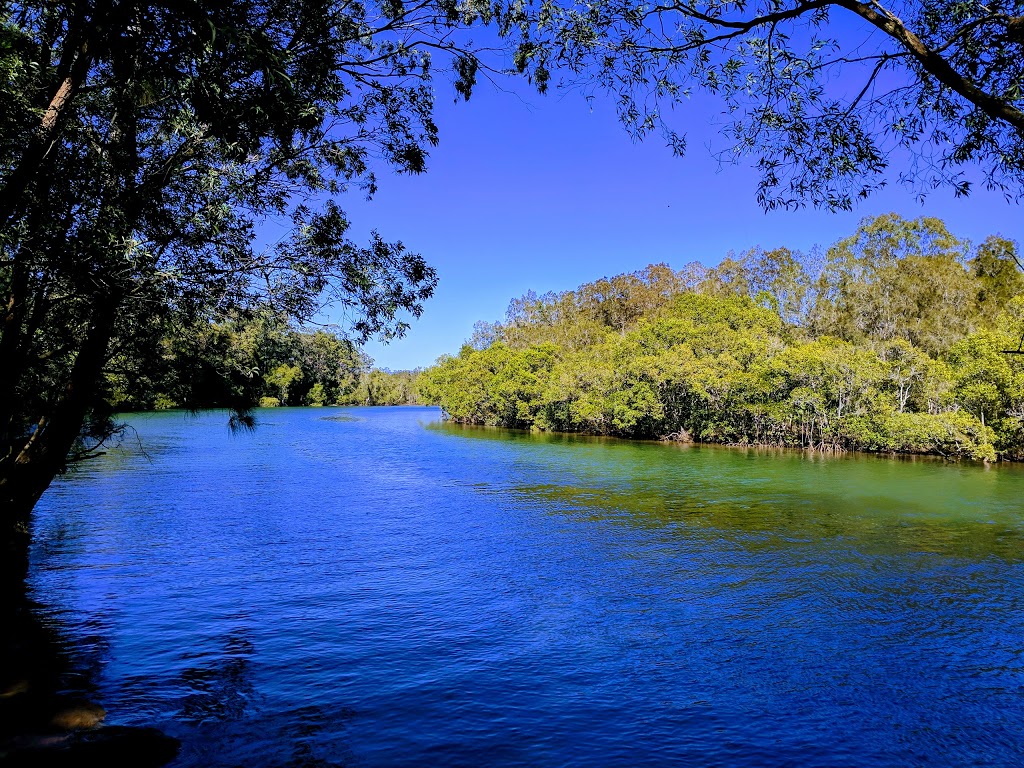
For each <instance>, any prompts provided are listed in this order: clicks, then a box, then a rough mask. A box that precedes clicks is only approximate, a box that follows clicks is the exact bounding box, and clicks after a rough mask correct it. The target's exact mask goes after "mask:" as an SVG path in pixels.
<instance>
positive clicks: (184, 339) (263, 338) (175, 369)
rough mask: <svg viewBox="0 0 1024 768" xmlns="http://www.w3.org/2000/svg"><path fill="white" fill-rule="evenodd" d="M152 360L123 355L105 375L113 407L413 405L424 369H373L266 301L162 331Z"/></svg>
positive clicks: (338, 341)
mask: <svg viewBox="0 0 1024 768" xmlns="http://www.w3.org/2000/svg"><path fill="white" fill-rule="evenodd" d="M154 344H155V346H156V347H157V349H156V351H155V353H153V354H149V355H147V356H146V359H145V361H144V362H143V361H140V360H132V359H129V358H124V359H121V360H116V361H115V363H117V366H116V372H115V373H113V374H111V375H109V376H108V378H107V381H106V386H107V390H108V393H107V400H108V402H109V403H110V405H111V407H112V408H113V409H114V410H121V411H130V410H161V409H167V408H189V409H200V408H233V409H236V410H238V411H245V410H247V409H248V408H250V407H252V406H253V405H256V404H258V405H260V406H262V407H273V406H281V405H407V404H412V403H416V402H417V392H416V388H415V381H416V378H417V376H418V375H419V372H418V371H397V372H392V371H386V370H380V369H375V368H373V360H372V359H371V358H370V357H368V356H367V355H366V354H365V353H364V352H362V351H361V350H360V349H359V347H358V346H357V345H355V344H353V343H352V342H350V341H348V340H346V339H344V338H340V337H339V336H337V335H335V334H333V333H329V332H327V331H324V330H316V331H312V332H306V331H301V330H297V329H295V328H294V327H292V326H291V325H290V324H289V323H288V322H287V320H286V319H285V318H284V317H283V316H282V315H280V314H277V313H275V312H273V311H271V310H269V309H267V308H263V309H260V310H257V311H255V312H251V313H248V314H236V315H234V316H232V317H231V318H230V319H227V320H222V321H219V322H214V321H209V322H206V323H201V324H198V325H195V326H192V327H190V328H186V329H181V328H178V329H175V330H174V331H173V332H165V333H162V334H161V335H160V336H159V338H157V339H155V341H154Z"/></svg>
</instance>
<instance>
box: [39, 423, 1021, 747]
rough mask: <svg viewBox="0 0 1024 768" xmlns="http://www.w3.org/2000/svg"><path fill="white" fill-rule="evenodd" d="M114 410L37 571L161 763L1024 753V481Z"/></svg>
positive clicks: (53, 509) (91, 675)
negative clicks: (149, 732)
mask: <svg viewBox="0 0 1024 768" xmlns="http://www.w3.org/2000/svg"><path fill="white" fill-rule="evenodd" d="M259 420H260V425H259V427H258V429H257V430H256V432H255V433H253V434H238V435H233V434H231V433H230V431H229V430H228V429H227V417H226V415H225V414H224V413H217V412H212V413H204V414H201V415H199V416H189V415H186V414H182V413H177V412H166V413H159V414H141V415H132V416H129V417H128V421H129V423H130V425H131V428H132V429H131V430H130V431H129V432H128V433H127V434H126V436H125V439H124V441H123V443H122V446H121V448H120V449H119V450H115V451H111V452H110V453H109V454H107V455H106V456H103V457H101V458H99V459H97V460H95V461H93V462H90V463H88V464H87V465H85V466H84V467H83V468H81V469H79V470H77V471H75V472H73V473H71V474H69V475H67V476H65V477H63V478H60V479H59V480H58V481H57V482H56V483H55V484H54V486H53V487H52V488H51V489H50V490H49V491H48V492H47V494H46V495H45V496H44V498H43V500H42V501H41V503H40V504H39V506H38V508H37V511H36V515H35V522H34V546H33V551H32V569H31V574H30V589H31V591H32V594H33V596H34V597H35V599H37V600H39V601H41V602H42V603H43V604H44V606H45V617H46V620H47V622H48V623H50V624H51V625H52V626H53V627H54V628H55V629H56V630H57V631H58V632H59V633H60V635H61V637H62V638H63V642H64V643H65V644H66V645H67V648H68V652H69V654H70V655H71V657H72V659H73V661H74V665H75V669H76V670H77V675H78V677H77V679H75V680H72V681H71V682H72V684H73V685H78V686H81V687H82V688H87V689H88V691H89V694H90V695H91V697H92V698H93V699H94V700H96V701H98V702H99V703H101V704H102V705H103V706H105V707H106V708H107V710H108V711H109V713H110V714H109V717H108V720H107V722H108V723H112V724H122V725H155V726H157V727H159V728H161V729H163V730H164V731H166V732H167V733H169V734H171V735H173V736H176V737H178V738H179V739H181V740H182V742H183V747H182V751H181V754H180V756H179V758H178V760H177V761H176V762H175V763H174V765H175V766H237V765H245V766H310V767H313V766H318V767H321V766H347V765H359V766H391V765H395V766H398V765H401V766H410V765H419V766H425V765H436V766H646V765H667V764H688V765H700V766H713V765H720V766H802V767H806V766H881V765H894V766H895V765H899V766H910V765H920V766H929V767H932V766H945V765H949V766H963V765H986V766H988V765H991V766H1007V765H1013V764H1024V471H1022V469H1021V468H1020V467H1017V466H995V467H988V468H986V467H983V466H980V465H974V464H951V463H945V462H942V461H938V460H930V459H916V460H908V459H896V458H879V457H872V456H860V455H847V456H839V457H832V456H822V455H814V454H804V453H800V452H786V451H756V450H740V449H728V448H720V447H705V446H688V447H687V446H669V445H661V444H654V443H631V442H627V441H616V440H602V439H594V438H581V437H570V436H539V435H530V434H526V433H517V432H511V431H503V430H493V429H481V428H475V429H474V428H463V427H457V426H453V425H447V424H444V423H442V422H441V421H440V416H439V412H438V411H437V410H436V409H431V408H319V409H316V408H308V409H307V408H296V409H274V410H266V411H260V412H259Z"/></svg>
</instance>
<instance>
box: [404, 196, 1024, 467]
mask: <svg viewBox="0 0 1024 768" xmlns="http://www.w3.org/2000/svg"><path fill="white" fill-rule="evenodd" d="M1016 256H1017V251H1016V245H1015V244H1014V243H1012V242H1011V241H1007V240H1004V239H1001V238H995V237H992V238H988V239H987V240H985V241H984V242H983V243H982V244H980V245H979V246H978V247H977V248H972V247H971V246H970V245H969V244H968V243H966V242H965V241H963V240H960V239H959V238H956V237H954V236H953V235H952V234H950V233H949V232H948V231H947V229H946V227H945V226H944V225H943V224H942V222H940V221H937V220H935V219H916V220H913V221H906V220H903V219H901V218H900V217H898V216H895V215H887V216H880V217H877V218H875V219H868V220H865V221H864V222H862V224H861V226H860V228H859V229H858V231H857V232H856V233H855V234H854V235H852V236H851V237H848V238H844V239H842V240H840V241H839V242H837V243H836V244H835V245H833V246H832V247H831V248H829V249H828V250H827V251H826V252H825V253H824V254H823V255H820V254H817V253H812V254H799V253H794V252H792V251H790V250H788V249H785V248H780V249H775V250H771V251H764V250H762V249H755V250H752V251H750V252H747V253H745V254H741V255H738V256H736V255H733V256H731V257H729V258H726V259H724V260H723V261H722V263H721V264H720V265H719V266H718V267H716V268H714V269H700V268H697V267H694V266H690V267H688V268H686V269H685V270H683V271H680V272H674V271H673V270H671V269H670V268H668V267H666V266H665V265H658V266H652V267H648V268H647V269H646V270H643V271H641V272H638V273H635V274H629V275H619V276H617V277H614V278H611V279H603V280H599V281H597V282H595V283H590V284H588V285H585V286H581V287H580V288H579V289H577V290H575V291H568V292H566V293H563V294H548V295H546V296H542V297H538V296H536V295H533V294H529V295H527V296H525V297H523V298H522V299H517V300H515V301H513V302H512V304H511V306H510V308H509V313H508V316H507V318H506V320H505V322H504V323H501V324H497V325H494V326H491V327H490V329H489V331H490V337H491V338H493V341H491V342H490V343H489V344H487V345H486V346H485V345H482V344H466V345H465V346H464V347H463V348H462V350H461V351H460V352H459V354H458V355H456V356H448V357H444V358H442V359H441V360H439V361H438V363H437V365H436V366H434V367H433V368H430V369H427V370H426V371H425V372H424V374H423V376H422V381H421V384H420V387H421V392H422V393H423V396H424V397H425V398H426V399H428V400H430V401H432V402H437V403H439V404H440V405H441V407H442V408H443V409H444V411H445V413H446V414H447V416H448V417H449V418H451V419H454V420H456V421H459V422H465V423H475V424H494V425H503V426H510V427H521V428H535V429H542V430H560V431H583V432H591V433H596V434H606V435H619V436H624V437H639V438H656V437H664V438H668V439H683V440H689V439H695V440H704V441H711V442H721V443H736V444H761V445H779V446H794V447H804V448H814V449H825V450H844V449H862V450H871V451H899V452H916V453H939V454H943V455H947V456H962V457H970V458H977V459H994V458H996V457H997V456H1002V457H1004V458H1011V459H1022V458H1024V442H1022V439H1024V431H1022V427H1024V359H1022V356H1019V355H1007V354H1005V353H1004V352H1003V350H1006V349H1009V348H1013V347H1015V346H1017V343H1018V340H1019V338H1020V336H1021V334H1022V332H1024V327H1022V326H1021V317H1022V316H1024V315H1022V310H1024V295H1016V294H1017V293H1019V289H1020V287H1021V280H1022V277H1024V275H1022V273H1021V271H1020V269H1019V268H1018V267H1017V262H1016Z"/></svg>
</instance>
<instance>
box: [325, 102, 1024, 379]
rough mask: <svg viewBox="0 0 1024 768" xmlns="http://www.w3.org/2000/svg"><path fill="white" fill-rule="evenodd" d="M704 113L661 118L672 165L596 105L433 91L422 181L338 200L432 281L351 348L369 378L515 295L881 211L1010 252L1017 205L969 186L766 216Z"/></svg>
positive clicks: (809, 241)
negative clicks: (403, 318)
mask: <svg viewBox="0 0 1024 768" xmlns="http://www.w3.org/2000/svg"><path fill="white" fill-rule="evenodd" d="M715 117H716V116H715V115H714V114H713V110H711V109H707V108H701V107H699V106H698V105H687V107H686V111H685V112H680V113H679V114H677V116H676V118H677V122H676V124H677V125H682V126H684V127H685V128H686V130H687V131H688V133H689V148H688V151H687V153H686V155H685V156H684V157H682V158H678V157H673V155H672V153H671V151H670V150H669V149H668V148H667V147H665V145H664V141H663V140H662V139H661V138H660V136H657V135H654V136H651V137H649V138H648V139H647V140H646V141H644V142H642V143H637V142H634V141H633V139H632V138H631V137H630V136H629V134H628V133H627V132H626V131H625V130H624V129H623V128H622V127H621V125H620V124H619V123H618V121H617V118H616V115H615V111H614V108H613V105H612V104H611V103H609V102H607V101H602V100H600V99H595V100H593V101H591V102H588V101H587V100H586V99H584V98H583V96H581V95H580V94H579V93H575V92H571V93H558V92H555V93H552V94H549V95H547V96H539V95H537V94H536V93H531V92H529V91H527V90H525V89H524V90H520V92H519V93H511V92H505V91H499V90H497V89H495V88H494V87H492V86H489V85H487V84H482V85H479V86H478V88H477V90H476V92H474V95H473V98H472V99H471V100H470V101H469V102H468V103H467V102H462V101H461V100H459V102H455V100H454V92H453V91H452V90H451V89H450V87H446V84H443V83H439V84H438V86H437V113H436V122H437V124H438V127H439V130H440V144H439V146H438V147H436V148H435V149H433V150H432V152H431V156H430V160H429V167H428V170H427V172H426V173H424V174H421V175H418V176H398V175H395V174H389V173H387V172H386V171H385V172H382V173H381V174H380V178H379V182H380V189H379V191H378V192H377V194H376V195H375V196H374V198H373V199H372V200H371V201H366V200H364V199H362V197H361V196H360V195H359V194H358V193H355V194H350V195H349V196H348V197H347V198H345V199H343V200H341V201H339V202H340V203H341V205H342V207H343V208H344V209H345V210H346V211H347V212H348V214H349V216H350V218H351V220H352V224H353V229H352V232H351V234H352V236H353V237H354V239H355V240H356V241H357V242H360V241H364V240H365V238H366V236H367V235H368V234H369V232H370V231H371V230H373V229H376V230H378V231H379V232H380V233H381V235H382V236H383V237H384V238H385V239H386V240H401V241H402V242H403V243H405V245H406V246H407V247H408V248H409V249H410V250H412V251H414V252H418V253H420V254H422V255H423V256H424V257H425V258H426V260H427V261H428V263H430V264H431V265H432V266H433V267H434V268H435V269H436V270H437V272H438V275H439V278H440V282H439V284H438V287H437V290H436V291H435V293H434V296H433V297H432V298H431V299H430V300H429V301H428V302H427V303H426V305H425V309H424V312H423V315H422V317H420V318H419V319H418V320H414V321H413V322H412V327H411V328H410V330H409V331H408V333H407V334H406V336H405V337H404V338H402V339H399V340H396V341H392V342H391V343H390V344H387V345H383V344H380V343H378V342H371V343H370V344H368V345H367V348H366V351H367V353H368V354H369V355H370V356H371V357H372V358H373V359H374V361H375V364H376V365H377V366H378V367H381V368H389V369H392V370H402V369H409V368H415V367H419V366H427V365H430V364H432V363H433V362H434V361H435V360H436V359H437V357H438V356H440V355H442V354H444V353H456V352H457V351H458V349H459V347H460V346H461V344H462V342H463V341H465V340H466V339H467V338H468V337H469V336H470V334H471V333H472V330H473V324H474V323H475V322H476V321H478V320H486V321H492V322H493V321H496V320H499V319H501V318H502V317H503V316H504V314H505V310H506V308H507V307H508V304H509V301H510V300H511V299H513V298H515V297H518V296H521V295H523V294H524V293H526V292H527V291H528V290H534V291H536V292H537V293H543V292H545V291H563V290H569V289H573V288H575V287H577V286H578V285H580V284H582V283H585V282H590V281H592V280H596V279H599V278H601V277H606V276H612V275H616V274H620V273H623V272H631V271H634V270H638V269H642V268H643V267H645V266H647V265H648V264H654V263H660V262H664V263H667V264H669V265H670V266H672V267H673V268H676V269H679V268H681V267H682V266H683V265H684V264H686V263H688V262H691V261H700V262H702V263H704V264H706V265H714V264H717V263H718V262H719V261H720V260H721V259H722V258H723V257H724V256H725V255H726V254H727V253H728V252H729V251H737V252H739V251H743V250H746V249H748V248H751V247H754V246H762V247H765V248H773V247H777V246H787V247H789V248H791V249H794V250H807V249H809V248H811V247H812V246H814V245H821V246H828V245H829V244H831V243H833V242H835V241H836V240H838V239H840V238H841V237H844V236H846V235H848V234H851V233H852V232H853V231H854V230H855V229H856V227H857V224H858V222H859V221H860V220H861V219H862V218H864V217H867V216H874V215H878V214H882V213H888V212H896V213H898V214H900V215H901V216H904V217H906V218H913V217H916V216H925V215H926V216H937V217H939V218H941V219H944V220H945V221H946V223H947V225H948V226H949V229H950V231H951V232H952V233H953V234H955V235H958V236H960V237H965V238H968V239H970V240H971V241H973V242H979V241H981V240H983V239H984V238H985V237H986V236H988V235H990V234H1001V235H1003V236H1005V237H1009V238H1012V239H1014V240H1017V241H1018V242H1020V243H1024V208H1022V207H1021V206H1019V205H1016V204H1013V203H1007V202H1006V201H1005V200H1004V199H1003V197H1002V195H1000V194H998V193H990V192H986V191H984V190H982V189H978V190H976V191H975V192H973V193H972V194H971V196H970V197H969V198H966V199H964V198H960V199H956V198H954V197H953V194H952V192H951V191H949V190H938V191H936V192H933V193H931V194H930V195H929V196H928V197H927V198H926V199H925V200H924V202H923V203H922V202H921V201H920V200H919V199H918V198H917V197H916V196H915V194H914V193H913V192H912V191H910V190H908V189H906V188H903V187H900V186H898V185H893V186H890V187H888V188H887V189H885V190H883V192H881V193H880V194H877V195H875V196H874V197H872V198H869V199H868V200H867V201H864V202H862V203H861V204H860V205H859V206H858V207H857V208H856V209H855V210H854V211H852V212H849V213H846V212H843V213H830V212H827V211H821V210H813V209H807V210H801V211H796V212H794V211H773V212H769V213H766V212H764V211H763V210H762V209H761V208H760V207H759V206H758V205H757V201H756V191H757V181H758V176H757V174H756V172H755V171H753V170H752V169H751V168H750V167H747V166H737V165H726V166H720V164H719V163H718V161H717V160H715V159H714V157H713V156H712V152H711V148H709V144H711V143H712V142H714V144H712V146H714V147H717V148H718V149H721V148H722V146H723V145H722V140H721V139H717V138H716V137H717V134H716V129H715V127H714V126H713V125H711V122H712V121H713V120H714V119H715ZM894 176H895V174H894ZM326 319H334V318H330V316H328V317H327V318H326Z"/></svg>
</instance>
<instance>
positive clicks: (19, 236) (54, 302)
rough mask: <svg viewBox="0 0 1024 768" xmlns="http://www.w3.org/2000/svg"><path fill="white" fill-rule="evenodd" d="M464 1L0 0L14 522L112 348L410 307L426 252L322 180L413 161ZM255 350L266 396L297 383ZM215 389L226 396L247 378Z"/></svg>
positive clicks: (2, 419) (112, 367) (0, 180)
mask: <svg viewBox="0 0 1024 768" xmlns="http://www.w3.org/2000/svg"><path fill="white" fill-rule="evenodd" d="M481 12H482V13H484V14H489V13H490V9H489V7H488V6H487V5H486V4H481V5H480V6H477V5H475V4H474V3H472V2H470V3H462V4H458V5H456V4H455V3H450V2H447V0H437V2H423V3H418V4H415V5H409V6H405V5H403V4H401V3H397V4H396V3H391V2H385V3H374V2H372V0H370V1H368V2H346V3H338V2H333V1H332V0H261V1H260V2H256V1H255V0H241V1H239V0H232V1H231V2H228V1H227V0H219V1H217V2H203V3H198V2H192V0H188V1H186V2H183V3H143V2H135V1H133V0H116V1H115V0H65V1H63V2H49V1H48V2H35V1H34V0H27V1H24V2H3V3H0V360H2V361H3V365H2V370H0V505H2V506H3V507H4V508H5V510H8V511H11V514H12V515H14V516H15V517H16V518H17V519H16V520H15V523H14V524H15V525H16V526H22V527H24V519H25V515H26V514H27V510H28V509H30V508H31V506H32V504H33V503H34V502H35V500H36V499H37V498H38V497H39V495H40V494H41V493H42V491H43V490H44V489H45V488H46V487H47V485H48V484H49V482H50V480H51V479H52V477H53V475H54V474H55V473H56V472H59V471H61V468H62V467H63V466H64V464H65V461H66V459H67V457H68V454H69V451H71V450H72V449H73V447H74V446H76V445H77V446H78V447H79V448H80V449H81V451H78V455H79V456H82V455H88V453H89V451H90V450H91V449H94V448H96V447H97V445H98V444H99V442H101V441H102V440H103V439H104V437H105V436H106V435H108V434H109V431H110V430H109V427H110V425H109V422H108V421H106V420H105V418H103V415H102V414H103V412H104V410H105V408H106V405H105V403H106V401H107V399H108V397H107V395H108V394H109V393H108V392H106V391H104V386H102V385H103V382H104V381H108V380H109V375H111V374H114V373H116V369H117V367H118V361H122V362H124V361H132V362H131V363H124V364H125V365H137V366H138V365H142V364H141V363H139V362H138V361H148V362H147V363H146V364H145V365H146V366H147V367H151V366H155V365H158V364H159V360H160V356H161V354H164V353H165V352H166V350H163V349H162V347H161V345H166V344H167V343H169V342H168V339H173V338H174V337H175V336H177V337H179V339H178V341H173V342H170V343H173V344H178V345H179V346H182V349H180V350H178V352H181V353H184V351H185V350H184V347H186V346H188V345H193V346H194V345H196V344H199V343H200V342H202V343H209V344H211V345H217V344H221V345H227V346H228V347H230V344H231V343H232V342H230V341H226V340H225V339H224V338H223V333H224V332H223V323H224V322H227V320H228V319H229V318H230V317H231V316H232V313H234V312H243V313H244V312H249V313H252V312H254V311H255V310H256V308H258V307H260V306H263V305H269V306H271V307H272V308H273V310H274V311H275V312H283V313H284V314H286V315H288V316H289V317H291V318H294V319H296V320H298V321H300V322H301V321H303V320H306V319H309V318H310V317H312V316H314V315H315V314H316V313H317V312H318V311H319V310H320V309H321V308H322V307H323V305H324V304H325V303H334V304H335V305H338V304H340V305H341V306H343V307H346V308H348V310H349V311H350V320H351V324H350V333H351V334H352V337H353V339H355V340H360V339H366V338H368V337H370V336H377V337H380V338H385V339H387V338H390V337H393V336H395V335H400V334H401V333H402V332H403V331H404V330H405V328H406V327H407V322H408V318H409V317H410V316H412V317H415V316H417V315H419V313H420V312H421V311H422V306H423V301H424V300H425V299H427V298H428V297H429V296H430V295H431V293H432V291H433V288H434V286H435V283H436V275H435V273H434V271H433V270H432V269H431V268H430V267H429V266H428V265H427V264H426V263H425V262H424V260H423V259H422V258H421V257H420V256H419V255H417V254H414V253H410V252H409V251H408V250H407V249H406V248H405V247H404V246H403V245H402V243H400V242H391V241H388V240H385V239H384V238H383V237H381V236H378V235H376V234H374V235H373V237H372V238H371V240H370V242H369V243H367V244H360V243H356V242H354V241H352V240H351V239H350V237H349V229H350V224H349V221H348V219H347V217H346V216H345V214H344V212H343V211H342V210H341V209H340V208H339V207H338V205H337V204H336V203H335V202H333V199H334V197H335V196H336V195H338V194H339V193H341V192H344V191H345V190H346V189H349V188H356V189H359V190H362V191H364V192H372V191H373V190H374V189H375V186H376V183H377V177H376V174H377V172H378V171H379V170H380V169H382V168H388V167H390V168H393V169H395V170H397V171H399V172H403V173H418V172H420V171H422V170H423V169H424V168H425V163H426V158H427V154H428V151H429V149H430V147H431V146H432V145H433V144H434V143H436V141H437V129H436V126H435V125H434V123H433V119H432V108H433V98H434V96H433V90H432V61H431V55H432V54H435V58H436V55H438V54H439V55H440V56H441V57H442V59H443V60H444V61H447V62H448V63H449V64H452V65H453V67H454V72H455V74H454V77H455V78H456V79H457V83H458V86H459V89H460V92H462V93H463V94H468V92H469V88H470V86H471V84H472V82H471V81H472V79H473V77H475V75H473V73H472V71H471V70H472V69H473V68H472V67H467V66H466V65H465V64H461V65H460V64H459V63H458V62H459V61H460V60H461V59H463V58H465V57H467V56H468V57H472V55H473V52H472V51H471V50H467V49H464V48H461V47H459V46H458V45H457V44H456V42H455V40H454V38H453V37H452V35H453V32H454V31H455V30H456V29H458V28H460V27H461V28H464V27H466V26H467V25H469V24H471V23H472V22H473V21H474V19H476V18H478V17H479V15H480V13H481ZM459 78H461V79H459ZM197 329H198V330H197ZM196 334H198V336H197V335H196ZM224 352H225V354H226V355H227V357H228V358H230V357H231V356H232V355H235V354H236V353H237V352H238V350H236V349H225V350H224ZM175 354H177V352H176V353H175ZM200 357H201V356H200ZM278 373H279V377H278V378H279V379H280V384H279V387H278V389H279V394H280V395H281V396H282V397H284V399H286V400H287V399H290V398H292V397H294V394H293V393H294V392H295V391H296V388H298V389H302V388H304V387H305V386H307V385H309V386H315V383H312V380H311V379H308V378H305V377H303V378H302V379H299V378H297V377H295V376H292V375H291V374H290V373H289V372H288V371H279V372H278ZM122 375H126V374H122ZM286 379H287V381H286ZM324 386H326V384H325V385H324ZM229 389H232V391H234V392H235V393H236V394H237V395H238V396H239V397H238V399H237V400H236V401H235V405H237V406H238V407H239V408H240V409H244V406H245V404H246V403H245V401H244V398H243V397H242V396H243V395H248V394H250V393H251V389H252V388H251V387H248V386H244V385H242V384H239V385H238V386H234V387H233V388H229ZM324 397H325V398H327V399H331V398H332V397H333V395H332V394H331V393H329V392H325V393H324ZM243 412H244V411H243ZM83 426H84V427H85V429H84V431H83ZM74 457H75V452H74V451H72V458H74ZM5 525H6V523H5Z"/></svg>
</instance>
